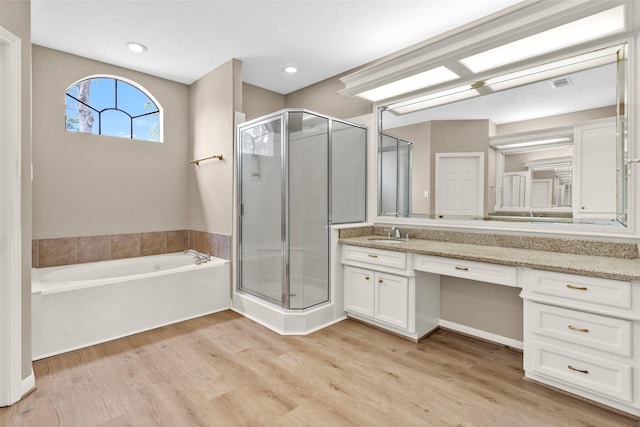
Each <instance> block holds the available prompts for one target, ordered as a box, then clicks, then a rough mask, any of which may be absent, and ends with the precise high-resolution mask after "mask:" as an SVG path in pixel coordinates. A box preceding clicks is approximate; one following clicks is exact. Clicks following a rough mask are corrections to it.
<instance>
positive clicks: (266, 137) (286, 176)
mask: <svg viewBox="0 0 640 427" xmlns="http://www.w3.org/2000/svg"><path fill="white" fill-rule="evenodd" d="M366 135H367V131H366V128H363V127H360V126H357V125H353V124H350V123H347V122H344V121H341V120H336V119H333V118H330V117H326V116H323V115H320V114H317V113H312V112H309V111H305V110H291V109H290V110H284V111H281V112H278V113H274V114H272V115H269V116H265V117H262V118H260V119H256V120H252V121H250V122H247V123H244V124H242V125H239V126H238V156H237V162H238V163H237V185H238V188H237V202H238V206H237V212H238V218H237V221H238V222H237V224H238V244H237V250H238V252H237V269H238V270H237V288H238V290H239V291H241V292H244V293H248V294H251V295H253V296H256V297H259V298H260V299H262V300H266V301H269V302H271V303H274V304H276V305H278V306H280V307H282V308H284V309H288V310H302V309H306V308H310V307H314V306H317V305H319V304H323V303H325V302H327V301H329V298H330V295H329V288H330V287H329V259H330V258H329V256H330V254H329V251H330V248H329V226H330V225H331V224H340V223H352V222H362V221H365V206H366V197H365V195H366Z"/></svg>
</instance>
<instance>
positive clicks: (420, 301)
mask: <svg viewBox="0 0 640 427" xmlns="http://www.w3.org/2000/svg"><path fill="white" fill-rule="evenodd" d="M412 261H413V258H412V254H407V253H406V252H395V251H388V250H383V249H373V248H365V247H359V246H350V245H344V246H343V248H342V264H343V266H344V304H345V311H346V312H347V315H348V316H349V317H352V318H355V319H358V320H361V321H364V322H367V323H370V324H372V325H375V326H378V327H381V328H384V329H387V330H389V331H391V332H395V333H397V334H400V335H404V336H406V337H409V338H411V339H414V340H418V339H420V338H421V337H423V336H424V335H426V334H428V333H429V332H430V331H432V330H434V329H435V328H437V326H438V320H439V318H440V278H439V276H438V275H434V274H432V275H424V277H423V276H422V275H421V277H420V280H419V283H418V285H416V275H415V273H414V270H413V262H412ZM416 313H417V315H416Z"/></svg>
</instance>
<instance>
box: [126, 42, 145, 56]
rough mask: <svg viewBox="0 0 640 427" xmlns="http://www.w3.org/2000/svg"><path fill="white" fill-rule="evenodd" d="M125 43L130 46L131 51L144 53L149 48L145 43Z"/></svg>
mask: <svg viewBox="0 0 640 427" xmlns="http://www.w3.org/2000/svg"><path fill="white" fill-rule="evenodd" d="M125 44H126V45H127V47H128V48H129V50H130V51H132V52H135V53H142V52H146V50H147V47H146V46H145V45H143V44H142V43H137V42H127V43H125Z"/></svg>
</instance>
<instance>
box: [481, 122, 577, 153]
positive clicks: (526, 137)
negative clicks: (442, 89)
mask: <svg viewBox="0 0 640 427" xmlns="http://www.w3.org/2000/svg"><path fill="white" fill-rule="evenodd" d="M573 132H574V129H573V126H572V125H571V126H562V127H558V128H553V129H547V130H545V131H539V130H536V131H529V132H522V133H519V134H512V135H498V136H493V137H491V138H490V140H489V146H490V147H492V148H495V149H496V150H499V151H500V152H502V153H507V154H514V153H517V152H519V151H520V150H521V149H523V148H528V147H545V148H548V147H560V146H566V145H571V144H573ZM529 150H530V148H529Z"/></svg>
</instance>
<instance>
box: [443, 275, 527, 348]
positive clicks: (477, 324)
mask: <svg viewBox="0 0 640 427" xmlns="http://www.w3.org/2000/svg"><path fill="white" fill-rule="evenodd" d="M520 290H521V289H520V288H514V287H509V286H500V285H494V284H491V283H484V282H476V281H474V280H465V279H459V278H456V277H449V276H442V277H441V278H440V318H441V319H443V320H447V321H449V322H453V323H456V324H459V325H464V326H468V327H470V328H474V329H479V330H481V331H486V332H489V333H492V334H496V335H501V336H503V337H507V338H511V339H513V340H516V341H522V338H523V334H522V320H523V317H522V316H523V313H522V299H521V298H520Z"/></svg>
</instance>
